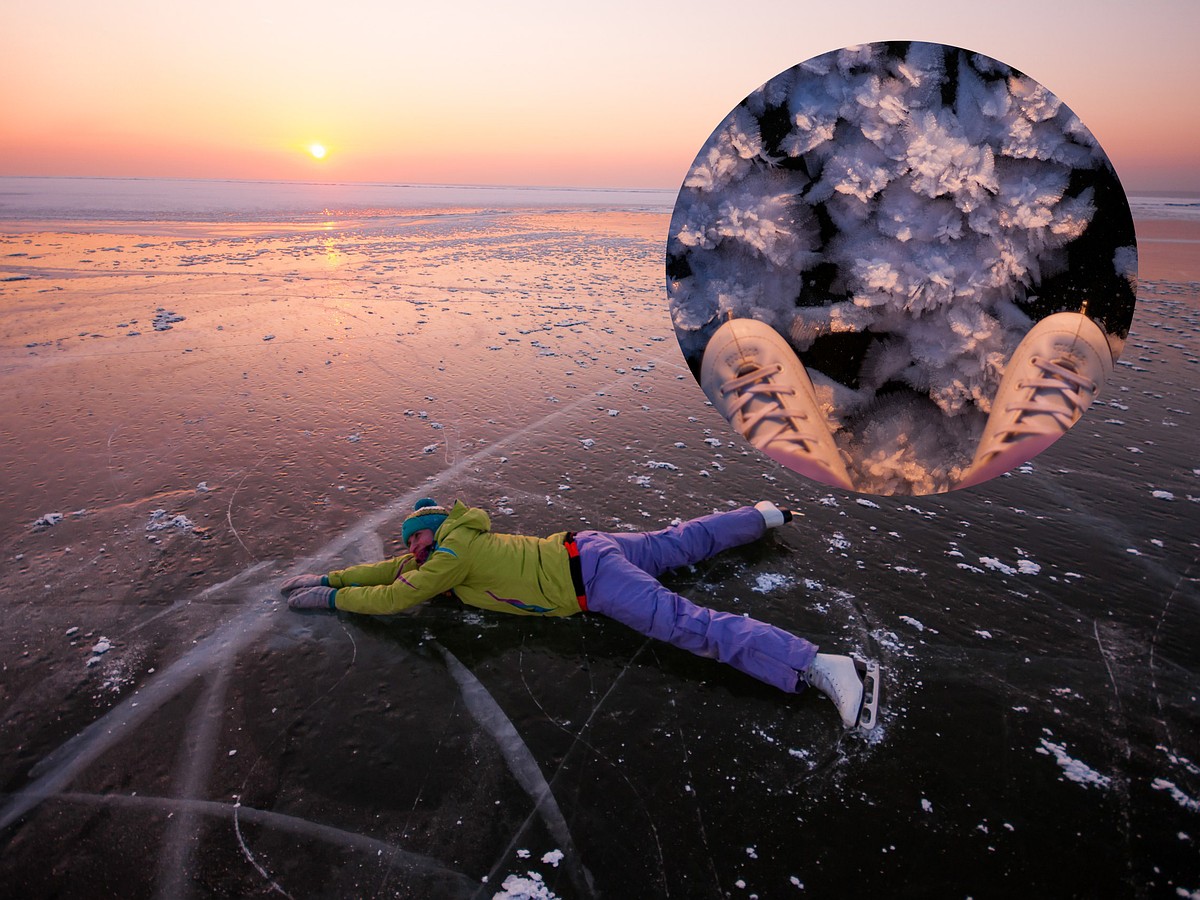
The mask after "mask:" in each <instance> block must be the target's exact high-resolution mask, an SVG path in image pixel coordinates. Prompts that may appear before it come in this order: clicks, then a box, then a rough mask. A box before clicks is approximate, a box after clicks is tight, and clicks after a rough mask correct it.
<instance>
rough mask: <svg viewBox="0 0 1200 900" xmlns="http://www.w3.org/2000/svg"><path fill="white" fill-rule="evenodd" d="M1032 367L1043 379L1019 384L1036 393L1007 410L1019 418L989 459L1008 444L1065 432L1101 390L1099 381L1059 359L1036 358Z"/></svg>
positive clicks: (1000, 439) (1032, 360)
mask: <svg viewBox="0 0 1200 900" xmlns="http://www.w3.org/2000/svg"><path fill="white" fill-rule="evenodd" d="M1030 364H1031V365H1033V366H1035V367H1037V369H1038V370H1040V371H1041V373H1042V374H1041V377H1039V378H1032V379H1029V380H1027V381H1021V382H1018V385H1017V386H1018V387H1019V388H1021V389H1022V390H1030V391H1032V393H1030V395H1029V397H1028V398H1027V399H1026V400H1023V401H1021V402H1019V403H1010V404H1009V405H1008V406H1007V407H1006V408H1005V409H1006V411H1007V412H1010V413H1016V415H1015V416H1014V417H1013V421H1012V424H1011V425H1009V427H1008V428H1006V429H1005V430H1004V431H1003V432H1002V433H1000V434H999V435H997V437H996V443H995V445H993V446H992V447H990V448H988V451H987V454H986V455H988V456H994V455H995V454H997V453H999V452H1000V451H1001V450H1002V449H1003V448H1004V445H1006V444H1011V443H1012V442H1013V441H1016V440H1019V439H1020V438H1023V437H1031V436H1040V435H1052V434H1059V435H1061V434H1063V433H1065V432H1066V431H1067V429H1068V428H1070V427H1071V426H1072V425H1073V424H1074V423H1075V421H1076V420H1077V419H1078V418H1079V417H1080V416H1081V415H1082V414H1083V411H1084V410H1086V409H1087V408H1088V406H1089V405H1090V404H1091V402H1092V400H1093V399H1094V398H1095V395H1096V393H1097V391H1099V386H1098V385H1097V384H1096V382H1094V381H1092V379H1090V378H1085V377H1084V376H1082V375H1080V374H1079V373H1078V372H1076V371H1075V370H1074V369H1071V368H1069V367H1067V366H1066V365H1064V364H1063V363H1062V362H1061V361H1059V360H1049V359H1039V358H1037V357H1034V358H1033V359H1031V360H1030ZM1056 397H1057V398H1059V399H1060V400H1061V402H1062V405H1061V406H1060V405H1056V404H1055V403H1054V399H1055V398H1056Z"/></svg>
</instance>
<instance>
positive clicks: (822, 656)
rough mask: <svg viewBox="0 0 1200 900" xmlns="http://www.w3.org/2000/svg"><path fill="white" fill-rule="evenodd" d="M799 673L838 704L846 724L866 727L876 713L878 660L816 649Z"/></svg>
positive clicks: (874, 717) (872, 724)
mask: <svg viewBox="0 0 1200 900" xmlns="http://www.w3.org/2000/svg"><path fill="white" fill-rule="evenodd" d="M800 675H801V677H802V678H803V679H804V680H805V681H806V682H807V683H808V684H809V685H811V686H812V687H815V688H816V689H817V690H818V691H820V692H821V693H822V694H824V695H825V696H826V697H828V698H829V699H830V700H832V701H833V702H834V705H836V706H837V708H838V714H839V715H840V716H841V717H842V724H843V725H844V726H845V727H847V728H855V727H858V728H861V729H863V731H870V730H871V729H872V728H874V727H875V722H876V719H877V718H878V713H879V663H876V662H866V663H864V662H860V661H859V660H857V659H852V658H851V657H849V656H836V655H833V654H830V653H818V654H817V655H816V658H815V659H813V661H812V665H810V666H809V667H808V668H807V669H806V670H805V671H804V672H801V673H800Z"/></svg>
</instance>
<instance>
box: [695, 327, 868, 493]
mask: <svg viewBox="0 0 1200 900" xmlns="http://www.w3.org/2000/svg"><path fill="white" fill-rule="evenodd" d="M700 386H701V387H702V388H703V389H704V393H705V394H707V395H708V399H709V400H711V401H712V404H713V406H714V407H716V408H717V410H718V411H719V412H720V413H721V415H723V416H724V417H725V418H726V419H728V420H729V423H730V424H731V425H732V426H733V427H734V428H735V429H736V430H737V432H738V433H739V434H741V435H742V437H744V438H745V439H746V440H747V441H749V442H750V443H751V444H752V445H753V446H755V447H757V448H758V449H759V450H761V451H762V452H763V453H765V454H766V455H767V456H769V457H771V458H772V459H774V460H775V461H776V462H780V463H782V464H783V465H785V466H787V467H788V468H789V469H791V470H792V471H793V472H798V473H800V474H801V475H806V476H808V477H809V478H812V479H813V480H814V481H820V482H822V483H823V484H828V485H833V486H834V487H840V488H846V489H847V490H853V485H852V484H851V482H850V475H849V473H848V472H847V471H846V464H845V463H844V462H843V461H842V456H841V453H840V451H839V450H838V447H837V444H836V443H834V440H833V434H832V433H831V432H830V431H829V423H828V422H827V420H826V418H825V415H824V413H823V412H822V411H821V407H820V405H819V404H818V403H817V395H816V392H815V391H814V390H813V386H812V380H811V379H810V378H809V377H808V373H807V372H806V371H804V365H803V364H802V363H801V362H800V360H799V358H798V357H797V356H796V354H795V352H794V351H793V350H792V348H791V347H790V346H789V345H788V343H787V341H785V340H784V339H783V338H782V337H781V336H780V335H779V333H778V332H777V331H775V329H773V328H771V327H770V326H769V325H766V324H764V323H762V322H759V321H758V320H757V319H730V320H729V321H728V322H726V323H725V324H723V325H722V326H721V327H720V328H718V329H717V330H716V332H714V333H713V336H712V337H711V338H710V339H709V342H708V346H707V347H705V349H704V361H703V362H702V363H701V365H700Z"/></svg>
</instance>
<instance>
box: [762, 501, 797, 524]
mask: <svg viewBox="0 0 1200 900" xmlns="http://www.w3.org/2000/svg"><path fill="white" fill-rule="evenodd" d="M754 508H755V509H757V510H758V511H759V512H760V513H762V517H763V518H764V519H766V522H767V527H768V528H778V527H779V526H780V525H786V524H787V523H788V522H790V521H792V511H791V510H790V509H783V508H782V507H779V506H776V505H775V504H774V503H772V502H771V501H770V500H759V501H758V502H757V503H755V504H754Z"/></svg>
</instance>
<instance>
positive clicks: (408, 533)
mask: <svg viewBox="0 0 1200 900" xmlns="http://www.w3.org/2000/svg"><path fill="white" fill-rule="evenodd" d="M448 515H450V513H449V511H447V510H446V509H444V508H443V507H441V506H438V504H437V501H436V500H432V499H430V498H429V497H425V498H424V499H422V500H418V501H417V504H416V506H414V507H413V512H412V513H411V514H410V515H409V517H408V518H407V519H405V520H404V528H403V529H401V531H400V539H401V541H403V542H404V543H405V544H407V543H408V539H409V538H410V537H412V536H413V535H414V534H416V533H417V532H418V531H421V530H423V529H425V528H428V529H429V530H430V531H432V532H433V533H434V534H437V530H438V529H439V528H441V527H442V523H443V522H445V521H446V516H448Z"/></svg>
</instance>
